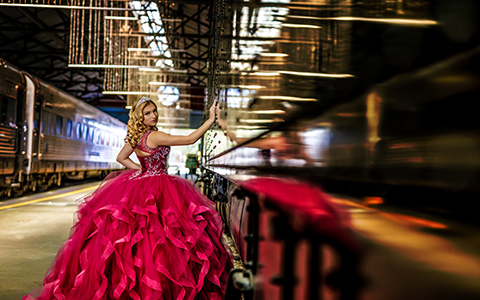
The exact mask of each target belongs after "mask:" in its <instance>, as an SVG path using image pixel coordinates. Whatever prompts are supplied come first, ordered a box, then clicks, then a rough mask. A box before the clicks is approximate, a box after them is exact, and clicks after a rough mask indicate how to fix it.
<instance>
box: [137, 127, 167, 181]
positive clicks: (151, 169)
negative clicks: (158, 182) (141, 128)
mask: <svg viewBox="0 0 480 300" xmlns="http://www.w3.org/2000/svg"><path fill="white" fill-rule="evenodd" d="M151 132H152V131H147V132H145V133H144V134H143V136H142V138H141V139H140V142H139V143H138V145H137V146H136V147H135V149H138V150H141V151H143V152H146V153H150V155H148V156H145V157H141V156H138V155H137V157H138V160H139V161H140V164H141V165H142V169H141V170H139V171H136V172H135V173H133V174H132V176H130V179H134V178H135V179H136V178H141V177H148V176H155V175H162V174H167V158H168V154H169V153H170V146H160V147H158V148H156V149H151V148H149V147H148V146H147V138H148V135H149V134H150V133H151Z"/></svg>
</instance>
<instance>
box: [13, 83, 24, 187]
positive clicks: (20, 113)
mask: <svg viewBox="0 0 480 300" xmlns="http://www.w3.org/2000/svg"><path fill="white" fill-rule="evenodd" d="M16 89H17V91H16V94H17V95H16V98H17V99H16V104H17V105H16V108H15V109H16V111H15V119H16V120H15V124H16V126H15V140H16V143H15V153H16V155H15V156H16V159H15V170H16V172H18V182H19V183H18V188H21V182H23V173H24V171H23V163H24V157H25V154H26V152H25V150H26V142H25V138H24V137H25V134H26V127H25V121H24V120H25V116H24V111H25V87H24V86H23V85H16Z"/></svg>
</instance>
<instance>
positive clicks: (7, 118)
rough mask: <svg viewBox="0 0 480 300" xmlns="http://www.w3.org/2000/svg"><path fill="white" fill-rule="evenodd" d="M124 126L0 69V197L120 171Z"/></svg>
mask: <svg viewBox="0 0 480 300" xmlns="http://www.w3.org/2000/svg"><path fill="white" fill-rule="evenodd" d="M125 134H126V125H125V124H123V123H122V122H120V121H118V120H117V119H115V118H113V117H111V116H109V115H107V114H106V113H103V112H102V111H100V110H98V109H96V108H94V107H93V106H91V105H89V104H87V103H85V102H83V101H81V100H79V99H76V98H75V97H73V96H71V95H69V94H67V93H65V92H63V91H61V90H59V89H57V88H55V87H54V86H51V85H49V84H47V83H45V82H43V81H41V80H39V79H38V78H35V77H34V76H32V75H30V74H28V73H26V72H22V71H21V70H19V69H17V68H16V67H14V66H12V65H10V64H8V63H6V64H4V65H3V66H2V67H1V68H0V197H2V196H10V195H11V194H12V192H15V193H16V194H17V195H18V194H22V193H23V192H24V191H27V190H33V191H35V190H36V189H37V188H38V187H41V188H46V187H49V186H52V185H55V184H57V185H60V183H61V182H62V178H74V179H75V178H77V179H80V178H86V177H89V176H98V175H105V174H106V173H107V172H109V171H111V170H116V169H120V168H121V165H120V164H119V163H117V162H116V161H115V158H116V155H117V153H118V152H119V151H120V149H121V147H122V146H123V138H124V136H125Z"/></svg>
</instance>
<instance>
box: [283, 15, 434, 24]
mask: <svg viewBox="0 0 480 300" xmlns="http://www.w3.org/2000/svg"><path fill="white" fill-rule="evenodd" d="M288 17H289V18H295V19H308V20H335V21H362V22H375V23H390V24H399V25H419V26H428V25H437V24H438V22H436V21H433V20H414V19H393V18H362V17H310V16H293V15H292V16H288Z"/></svg>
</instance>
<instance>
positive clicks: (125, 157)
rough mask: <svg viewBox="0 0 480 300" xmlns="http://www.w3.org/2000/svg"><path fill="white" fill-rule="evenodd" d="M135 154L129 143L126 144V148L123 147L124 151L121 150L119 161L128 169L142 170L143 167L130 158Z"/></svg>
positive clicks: (118, 156)
mask: <svg viewBox="0 0 480 300" xmlns="http://www.w3.org/2000/svg"><path fill="white" fill-rule="evenodd" d="M132 153H133V148H132V146H130V144H129V143H126V144H125V146H123V148H122V150H120V153H118V155H117V161H118V162H119V163H121V164H122V165H124V166H125V167H126V168H128V169H133V170H141V169H142V167H141V166H140V165H138V164H136V163H134V162H133V161H132V160H131V159H130V158H129V156H130V155H131V154H132Z"/></svg>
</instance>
